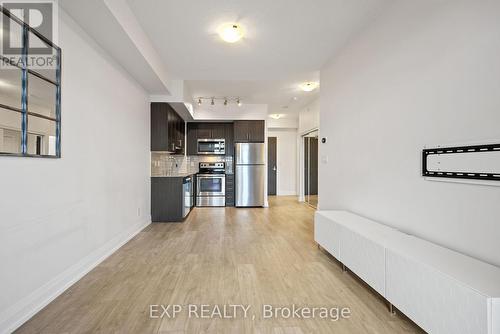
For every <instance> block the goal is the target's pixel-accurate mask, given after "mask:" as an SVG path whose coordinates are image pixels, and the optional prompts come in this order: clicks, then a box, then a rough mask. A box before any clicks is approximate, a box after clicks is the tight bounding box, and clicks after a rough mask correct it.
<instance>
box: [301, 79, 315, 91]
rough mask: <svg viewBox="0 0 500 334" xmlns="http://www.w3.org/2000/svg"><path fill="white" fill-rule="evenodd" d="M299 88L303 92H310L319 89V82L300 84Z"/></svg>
mask: <svg viewBox="0 0 500 334" xmlns="http://www.w3.org/2000/svg"><path fill="white" fill-rule="evenodd" d="M299 87H300V89H302V90H303V91H304V92H312V91H313V90H315V89H316V88H318V87H319V82H314V81H310V82H304V83H302V84H300V85H299Z"/></svg>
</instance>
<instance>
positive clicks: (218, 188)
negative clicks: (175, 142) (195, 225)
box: [196, 162, 226, 206]
mask: <svg viewBox="0 0 500 334" xmlns="http://www.w3.org/2000/svg"><path fill="white" fill-rule="evenodd" d="M199 166H200V171H199V172H198V174H197V175H196V206H226V163H225V162H200V164H199Z"/></svg>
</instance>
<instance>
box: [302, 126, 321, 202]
mask: <svg viewBox="0 0 500 334" xmlns="http://www.w3.org/2000/svg"><path fill="white" fill-rule="evenodd" d="M316 131H318V137H319V127H315V128H312V129H309V130H307V131H304V132H302V133H300V134H299V138H298V141H299V144H298V145H297V146H298V150H299V159H298V160H299V161H298V164H299V166H298V170H299V202H304V203H305V202H306V198H305V188H304V181H305V170H304V164H305V156H304V137H306V136H307V135H308V134H310V133H313V132H316ZM319 149H320V146H319V145H318V160H319ZM318 177H319V175H318ZM318 183H319V178H318ZM318 208H319V205H318V207H317V208H316V209H318Z"/></svg>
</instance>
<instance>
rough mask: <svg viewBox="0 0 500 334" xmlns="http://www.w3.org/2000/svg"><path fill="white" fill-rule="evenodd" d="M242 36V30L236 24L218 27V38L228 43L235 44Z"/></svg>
mask: <svg viewBox="0 0 500 334" xmlns="http://www.w3.org/2000/svg"><path fill="white" fill-rule="evenodd" d="M243 35H244V32H243V28H242V27H241V25H240V24H238V23H225V24H223V25H221V26H220V27H219V36H220V38H222V39H223V40H224V41H226V42H228V43H236V42H237V41H239V40H240V39H241V38H243Z"/></svg>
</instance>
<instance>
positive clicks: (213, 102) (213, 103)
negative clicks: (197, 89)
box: [210, 97, 215, 105]
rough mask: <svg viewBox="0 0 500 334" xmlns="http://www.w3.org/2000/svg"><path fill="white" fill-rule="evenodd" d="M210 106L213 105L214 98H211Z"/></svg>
mask: <svg viewBox="0 0 500 334" xmlns="http://www.w3.org/2000/svg"><path fill="white" fill-rule="evenodd" d="M210 104H211V105H215V101H214V98H213V97H212V102H210Z"/></svg>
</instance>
